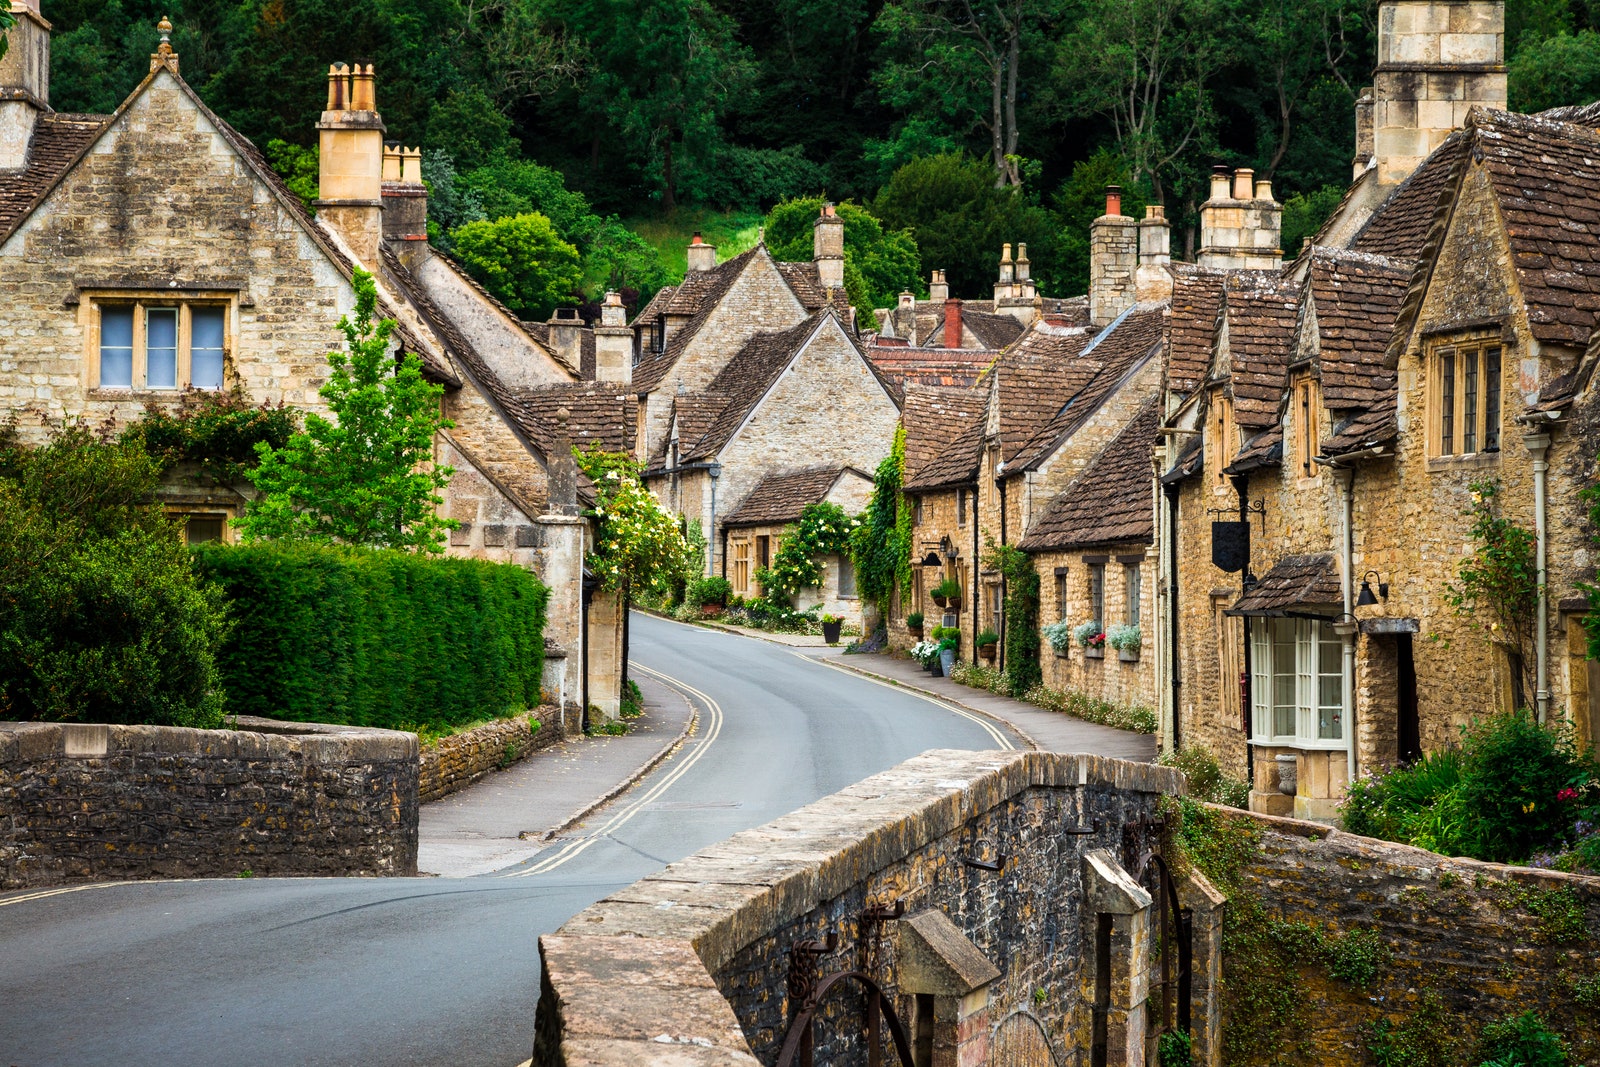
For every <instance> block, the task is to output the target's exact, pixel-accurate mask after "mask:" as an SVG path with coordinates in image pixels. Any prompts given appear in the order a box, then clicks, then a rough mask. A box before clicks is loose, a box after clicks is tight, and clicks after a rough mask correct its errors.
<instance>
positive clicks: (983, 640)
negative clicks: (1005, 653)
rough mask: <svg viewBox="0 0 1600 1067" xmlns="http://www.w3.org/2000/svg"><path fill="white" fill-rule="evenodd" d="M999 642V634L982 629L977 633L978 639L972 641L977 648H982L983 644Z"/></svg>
mask: <svg viewBox="0 0 1600 1067" xmlns="http://www.w3.org/2000/svg"><path fill="white" fill-rule="evenodd" d="M999 643H1000V635H999V634H997V633H995V632H994V631H993V630H984V631H983V632H982V633H980V634H979V635H978V639H977V640H976V641H974V642H973V644H975V645H977V646H978V647H979V648H983V647H984V646H985V645H998V644H999Z"/></svg>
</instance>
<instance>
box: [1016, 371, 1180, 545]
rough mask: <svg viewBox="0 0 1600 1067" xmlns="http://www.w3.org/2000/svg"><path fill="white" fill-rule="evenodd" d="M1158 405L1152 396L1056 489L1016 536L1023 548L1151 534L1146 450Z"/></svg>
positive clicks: (1096, 542)
mask: <svg viewBox="0 0 1600 1067" xmlns="http://www.w3.org/2000/svg"><path fill="white" fill-rule="evenodd" d="M1160 409H1161V404H1160V400H1159V398H1157V397H1152V398H1151V399H1150V400H1149V401H1147V402H1146V403H1145V405H1144V406H1143V407H1142V408H1140V409H1139V412H1138V414H1136V415H1135V416H1134V417H1133V418H1132V419H1131V420H1130V421H1129V422H1128V424H1127V426H1125V427H1124V428H1123V430H1122V432H1121V433H1119V434H1117V436H1116V437H1115V438H1113V439H1112V441H1111V443H1110V444H1108V445H1106V447H1105V448H1104V449H1103V450H1102V451H1101V452H1100V454H1099V455H1098V456H1096V457H1095V458H1094V459H1093V460H1092V461H1091V462H1090V464H1089V466H1088V467H1087V468H1085V469H1084V471H1083V473H1082V474H1080V475H1079V476H1078V477H1077V479H1076V480H1074V481H1073V483H1072V484H1071V485H1069V486H1068V487H1067V488H1066V489H1064V490H1062V491H1061V492H1060V493H1058V494H1057V495H1056V497H1055V499H1054V500H1052V501H1051V502H1050V505H1049V507H1047V508H1045V510H1044V513H1043V514H1042V515H1040V516H1039V518H1038V519H1037V520H1035V521H1034V523H1033V527H1032V528H1031V529H1030V530H1029V531H1028V534H1027V536H1026V537H1024V538H1023V539H1022V542H1021V548H1023V549H1024V550H1025V551H1028V552H1039V551H1045V550H1048V549H1067V548H1078V547H1081V546H1084V545H1100V544H1113V543H1120V542H1128V541H1137V542H1139V543H1142V544H1148V543H1149V542H1150V541H1151V539H1152V537H1153V528H1154V527H1153V512H1152V510H1151V509H1152V507H1153V504H1152V502H1151V493H1150V490H1151V485H1150V449H1151V446H1152V445H1153V444H1154V443H1155V441H1156V425H1157V423H1158V421H1159V416H1160Z"/></svg>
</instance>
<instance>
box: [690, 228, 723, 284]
mask: <svg viewBox="0 0 1600 1067" xmlns="http://www.w3.org/2000/svg"><path fill="white" fill-rule="evenodd" d="M716 265H717V246H716V245H708V244H706V241H705V238H704V237H701V236H700V231H699V230H696V231H694V236H693V237H691V238H689V272H690V273H691V274H692V273H694V272H695V271H701V270H710V269H711V268H712V267H715V266H716Z"/></svg>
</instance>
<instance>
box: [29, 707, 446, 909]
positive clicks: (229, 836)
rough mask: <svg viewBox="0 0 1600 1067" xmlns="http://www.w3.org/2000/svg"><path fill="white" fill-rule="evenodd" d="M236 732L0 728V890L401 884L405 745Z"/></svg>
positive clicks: (376, 739) (299, 733)
mask: <svg viewBox="0 0 1600 1067" xmlns="http://www.w3.org/2000/svg"><path fill="white" fill-rule="evenodd" d="M239 723H240V727H241V728H240V729H236V730H191V729H184V728H180V727H170V726H107V725H92V724H63V723H0V889H20V888H25V887H28V886H37V885H56V884H62V883H68V882H81V881H99V880H104V879H131V878H207V877H211V878H232V877H236V876H238V875H240V874H241V873H243V872H245V871H249V872H252V873H254V874H258V875H413V874H416V873H417V803H418V801H417V739H416V737H415V736H414V735H412V734H405V733H398V732H395V731H391V730H366V729H358V728H355V727H337V726H318V725H312V724H306V723H279V722H274V721H272V720H268V719H251V718H244V717H242V718H241V719H240V720H239Z"/></svg>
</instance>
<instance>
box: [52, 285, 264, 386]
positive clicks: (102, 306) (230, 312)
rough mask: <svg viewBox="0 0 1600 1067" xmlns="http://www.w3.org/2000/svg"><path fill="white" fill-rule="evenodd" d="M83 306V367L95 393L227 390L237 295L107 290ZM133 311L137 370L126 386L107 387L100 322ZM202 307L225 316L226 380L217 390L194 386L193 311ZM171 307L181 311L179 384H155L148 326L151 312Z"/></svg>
mask: <svg viewBox="0 0 1600 1067" xmlns="http://www.w3.org/2000/svg"><path fill="white" fill-rule="evenodd" d="M83 303H84V306H85V307H86V308H87V309H88V318H87V320H80V321H87V324H88V327H89V328H88V329H87V330H85V331H84V332H85V339H86V341H87V351H86V353H85V356H86V358H85V361H84V366H85V368H86V375H87V379H88V380H87V382H86V383H85V384H86V385H87V386H88V388H89V390H90V391H91V392H95V393H109V394H113V395H115V394H121V395H129V394H140V395H146V394H148V395H150V396H173V395H175V394H177V393H179V392H182V391H183V390H185V389H200V390H201V391H203V392H208V393H211V392H215V393H220V392H224V391H226V390H227V388H228V381H229V372H228V365H229V363H230V361H231V357H232V355H233V350H234V338H235V336H236V327H235V315H234V308H235V304H236V299H235V298H234V297H233V295H232V294H228V295H219V294H209V293H208V294H192V293H185V294H183V295H181V296H175V295H172V294H168V293H119V292H106V293H96V294H88V295H86V297H85V299H84V302H83ZM110 308H117V309H128V310H131V312H132V315H133V367H132V373H131V375H130V379H129V383H128V384H127V385H121V384H117V385H104V384H102V383H101V380H100V371H101V367H100V362H101V344H100V342H101V323H102V322H103V320H104V314H105V312H106V310H107V309H110ZM198 308H208V309H216V310H218V311H221V312H222V381H221V382H220V383H218V384H217V385H215V386H196V385H194V364H193V340H194V312H195V310H196V309H198ZM168 309H171V310H174V311H176V312H177V337H176V339H175V340H176V342H177V370H176V375H175V381H174V382H173V384H171V385H165V384H163V385H151V384H150V349H149V333H150V330H149V323H150V314H151V312H158V313H159V312H162V311H166V310H168Z"/></svg>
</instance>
